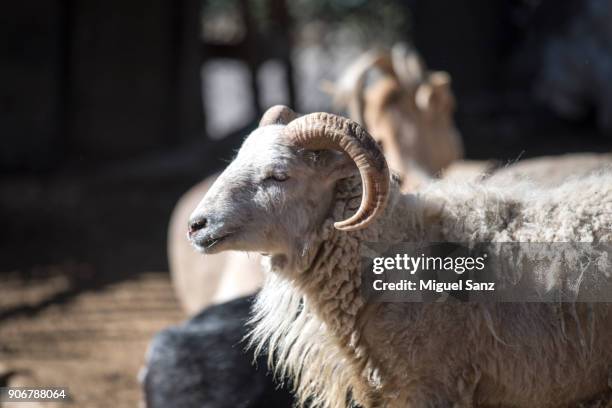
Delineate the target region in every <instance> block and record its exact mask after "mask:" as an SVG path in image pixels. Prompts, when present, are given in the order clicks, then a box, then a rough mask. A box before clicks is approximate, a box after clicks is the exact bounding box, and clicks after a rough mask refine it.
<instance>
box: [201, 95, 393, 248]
mask: <svg viewBox="0 0 612 408" xmlns="http://www.w3.org/2000/svg"><path fill="white" fill-rule="evenodd" d="M357 172H359V174H360V175H361V180H362V185H363V197H362V200H361V204H360V206H359V209H358V210H357V212H355V214H353V215H352V216H351V217H350V218H348V219H346V220H342V221H339V222H336V223H335V227H336V228H338V229H340V230H346V231H350V230H356V229H360V228H364V227H365V226H367V225H368V224H369V223H370V222H371V221H372V220H373V219H374V218H375V217H376V215H377V214H378V213H379V212H380V211H382V210H383V209H384V206H385V204H386V201H387V196H388V190H389V170H388V168H387V163H386V161H385V158H384V156H383V154H382V153H381V151H380V149H379V147H378V145H377V144H376V142H375V141H374V140H373V139H372V137H371V136H370V135H369V134H368V133H367V132H366V131H365V130H364V129H363V128H362V127H361V126H359V125H358V124H357V123H355V122H353V121H350V120H348V119H346V118H342V117H340V116H336V115H332V114H328V113H312V114H309V115H305V116H301V117H299V116H298V115H297V114H296V113H295V112H293V111H292V110H290V109H289V108H287V107H285V106H275V107H273V108H270V109H269V110H268V111H267V112H266V114H265V115H264V116H263V118H262V120H261V122H260V126H259V128H257V129H256V130H255V131H253V132H252V133H251V134H250V135H249V136H248V138H247V139H246V140H245V142H244V144H243V145H242V147H241V149H240V151H239V152H238V155H237V156H236V158H235V159H234V161H233V162H232V163H231V164H230V165H229V166H228V167H227V168H226V169H225V171H224V172H223V173H222V174H221V175H220V176H219V177H218V178H217V180H216V181H215V183H214V184H213V185H212V187H211V188H210V190H209V191H208V192H207V193H206V195H205V196H204V198H203V199H202V201H201V202H200V204H199V205H198V207H197V208H196V210H195V211H194V212H193V214H192V215H191V217H190V220H189V237H190V240H191V242H192V243H193V245H194V246H196V248H198V249H199V250H200V251H202V252H204V253H216V252H219V251H224V250H244V251H257V252H264V253H272V254H274V253H285V252H286V251H291V250H294V249H295V243H296V242H299V241H300V240H302V239H304V237H305V236H307V235H308V234H309V233H310V232H312V231H314V230H315V229H316V228H317V226H318V225H320V223H321V221H322V220H323V218H325V217H326V216H327V215H328V213H329V210H330V206H331V204H332V200H333V198H334V189H335V185H336V183H337V182H338V181H339V180H340V179H343V178H346V177H349V176H352V175H355V174H356V173H357Z"/></svg>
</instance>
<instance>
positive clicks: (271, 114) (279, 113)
mask: <svg viewBox="0 0 612 408" xmlns="http://www.w3.org/2000/svg"><path fill="white" fill-rule="evenodd" d="M298 116H299V115H298V114H297V113H295V112H294V111H292V110H291V108H289V107H287V106H285V105H274V106H272V107H271V108H268V110H267V111H266V113H264V114H263V116H262V117H261V120H260V121H259V127H262V126H268V125H286V124H287V123H289V122H291V121H292V120H293V119H295V118H297V117H298Z"/></svg>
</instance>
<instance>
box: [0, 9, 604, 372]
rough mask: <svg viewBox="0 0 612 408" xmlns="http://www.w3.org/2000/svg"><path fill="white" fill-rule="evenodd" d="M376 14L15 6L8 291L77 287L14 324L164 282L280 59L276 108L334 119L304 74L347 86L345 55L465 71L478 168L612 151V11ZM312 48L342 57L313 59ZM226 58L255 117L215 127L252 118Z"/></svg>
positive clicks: (8, 104) (10, 61) (5, 105)
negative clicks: (408, 59)
mask: <svg viewBox="0 0 612 408" xmlns="http://www.w3.org/2000/svg"><path fill="white" fill-rule="evenodd" d="M371 3H374V2H366V1H362V0H335V1H333V0H316V1H314V0H313V1H295V2H285V1H283V0H228V1H223V0H206V1H200V0H147V1H144V0H130V1H120V0H84V1H76V0H54V1H52V0H49V1H45V2H32V1H18V2H4V4H3V5H2V11H1V12H0V27H1V28H0V30H2V31H0V217H1V218H0V220H1V221H0V226H1V230H2V234H0V284H1V283H2V280H3V279H5V278H6V279H8V277H10V279H18V280H20V281H21V282H23V285H25V286H24V287H28V285H35V284H40V283H41V282H43V283H44V282H46V281H47V280H49V279H51V277H54V276H56V275H57V274H60V275H62V276H63V277H64V278H65V279H67V282H68V283H67V284H66V285H64V286H62V289H61V290H57V291H51V292H50V294H48V295H41V296H38V297H35V298H33V299H34V300H32V299H29V298H28V299H26V297H20V299H22V300H21V301H16V302H10V303H6V302H5V303H2V302H0V326H1V325H2V324H3V322H4V323H6V322H7V321H10V320H11V319H15V318H20V319H22V318H34V317H36V316H37V315H38V314H40V313H42V312H43V311H44V310H45V309H46V308H48V307H50V306H53V305H57V304H69V303H70V302H71V301H73V300H74V298H75V297H76V296H78V295H79V294H81V293H83V292H88V291H101V290H103V289H104V288H105V287H107V286H108V285H111V284H113V283H115V282H121V281H123V280H126V279H133V278H135V277H138V276H139V275H140V274H143V273H145V272H150V271H158V272H160V273H162V274H164V273H166V272H164V271H166V270H167V261H166V249H165V240H166V227H167V223H168V220H169V216H170V213H171V210H172V208H173V206H174V204H175V203H176V201H177V199H178V198H179V197H180V195H181V194H182V193H183V192H184V191H186V190H187V189H188V188H189V187H190V186H192V185H193V184H195V183H196V182H197V181H199V180H201V179H203V178H204V177H205V176H207V175H209V174H211V173H212V172H213V171H216V170H219V169H220V168H222V166H224V165H225V163H226V162H227V160H228V159H230V158H231V156H232V155H233V153H234V151H235V149H236V148H238V146H239V145H240V142H241V140H242V139H243V138H244V136H245V135H246V134H247V133H248V130H249V129H250V128H252V127H253V126H254V124H255V123H256V122H257V120H258V118H259V116H260V114H261V112H262V111H263V110H265V108H266V107H267V105H269V103H268V101H269V100H270V98H269V97H267V96H266V94H267V92H268V87H267V85H266V84H267V82H265V81H262V79H261V75H260V71H262V70H263V69H264V67H266V66H267V65H266V64H268V63H269V62H270V61H273V62H274V64H276V65H275V66H276V67H277V68H278V69H280V71H279V72H281V74H279V75H276V76H275V75H272V76H271V77H272V79H275V78H276V79H277V82H278V83H277V84H276V86H277V88H278V89H280V90H281V91H280V93H279V94H278V95H276V96H274V97H273V98H272V100H273V101H274V102H282V103H285V104H289V105H291V106H292V107H293V108H295V109H296V110H298V111H312V110H315V109H321V110H323V109H329V108H330V102H329V101H326V100H325V98H324V96H322V94H320V92H319V91H318V90H317V89H316V86H306V85H305V82H304V81H305V79H304V78H306V77H307V75H306V74H308V72H311V71H312V72H319V74H320V75H319V74H317V75H319V76H322V77H325V76H327V77H330V78H328V79H335V78H334V77H333V76H334V75H333V73H334V72H336V73H337V70H335V71H334V70H331V68H330V69H328V65H329V66H331V65H333V63H334V57H335V54H334V52H335V51H334V50H337V49H339V48H340V49H342V48H343V47H345V48H347V49H348V48H351V47H354V46H355V45H356V46H358V47H361V48H362V49H366V48H368V47H370V46H373V45H391V44H393V43H394V42H396V41H409V42H413V43H414V44H415V45H416V47H417V48H418V49H419V50H420V52H421V53H422V55H423V56H424V59H425V61H426V62H427V63H428V65H429V67H430V68H432V69H442V70H446V71H448V72H449V73H450V74H451V76H452V79H453V89H454V91H455V93H456V96H457V101H458V110H457V113H456V120H457V123H458V127H459V129H460V131H461V133H462V135H463V138H464V141H465V145H466V150H467V157H468V158H473V159H489V158H493V159H498V160H501V161H507V160H514V159H516V158H517V157H531V156H538V155H544V154H559V153H564V152H576V151H610V150H612V85H611V82H612V81H611V80H610V78H612V28H611V26H612V24H610V21H612V2H611V1H610V0H564V1H559V0H498V1H491V0H469V1H468V0H466V1H457V0H448V1H444V0H406V1H399V0H397V1H392V0H385V1H380V2H376V4H375V5H373V4H371ZM313 33H314V34H313ZM338 33H340V34H338ZM347 33H348V34H347ZM347 38H348V40H347ZM337 39H340V40H338V41H336V40H337ZM313 47H319V48H320V49H322V50H323V51H325V50H327V51H328V54H327V55H328V58H313V57H308V55H309V54H308V52H306V51H308V50H310V49H312V48H313ZM319 48H317V49H319ZM215 62H216V63H217V64H230V65H231V64H234V65H231V66H236V64H238V65H237V66H238V67H240V69H241V70H242V71H241V72H243V73H245V74H244V75H243V76H244V78H243V80H244V84H245V85H244V86H242V87H241V92H242V93H240V95H238V96H237V98H238V100H240V101H242V105H244V106H242V107H241V108H240V109H242V110H243V111H244V112H247V113H246V114H244V115H242V116H240V117H239V118H238V119H231V120H229V122H230V124H229V125H227V122H228V120H226V124H225V126H224V127H222V130H219V129H220V128H219V127H218V126H217V127H215V126H212V124H214V122H215V121H218V120H222V119H224V115H225V114H227V115H230V114H231V113H232V112H237V111H238V106H237V105H235V104H234V102H232V99H231V98H230V99H228V100H226V99H225V97H231V96H232V95H231V93H232V92H233V91H232V89H233V88H232V86H230V85H232V84H225V83H218V84H216V85H215V86H216V87H217V88H218V89H217V91H216V92H217V94H216V95H217V96H215V95H214V94H213V95H209V94H207V85H206V84H207V83H210V78H209V77H208V82H207V72H209V71H207V69H205V67H210V66H211V65H210V64H211V63H215ZM336 64H339V63H338V62H337V61H336ZM224 66H225V65H221V67H224ZM221 70H223V68H221ZM275 72H276V71H275ZM321 73H322V74H321ZM311 76H312V75H311ZM315 76H316V75H315ZM269 77H270V75H268V78H269ZM214 81H216V80H213V84H215V82H214ZM219 89H220V91H219ZM279 95H280V96H279ZM233 100H236V98H234V99H233ZM228 101H229V102H228ZM219 112H221V113H219ZM228 117H229V116H228ZM211 129H212V130H211ZM215 129H216V130H215ZM67 265H68V266H67ZM71 265H72V266H71ZM74 265H78V267H74ZM51 266H53V268H51ZM24 299H25V300H24ZM1 346H2V344H0V351H2V347H1ZM0 374H1V373H0ZM0 377H1V376H0Z"/></svg>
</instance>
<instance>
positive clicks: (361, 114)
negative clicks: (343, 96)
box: [347, 51, 394, 126]
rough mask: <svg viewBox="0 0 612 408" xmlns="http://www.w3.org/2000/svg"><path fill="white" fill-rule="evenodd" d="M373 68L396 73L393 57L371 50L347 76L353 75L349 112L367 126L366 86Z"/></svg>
mask: <svg viewBox="0 0 612 408" xmlns="http://www.w3.org/2000/svg"><path fill="white" fill-rule="evenodd" d="M372 68H378V69H380V70H381V71H383V72H385V73H388V74H391V75H394V73H393V67H392V64H391V58H390V57H389V55H388V53H385V52H379V51H370V52H367V53H366V54H364V55H362V56H361V57H360V58H359V59H358V61H357V62H356V63H355V65H354V68H352V72H351V73H350V74H347V76H349V77H352V82H353V83H352V86H351V88H352V95H351V98H350V101H349V104H348V105H349V106H348V108H349V112H350V114H351V117H352V118H353V119H354V120H355V121H356V122H357V123H359V124H360V125H362V126H365V125H366V123H365V96H364V94H365V88H366V86H365V85H366V76H367V74H368V72H369V71H370V70H371V69H372Z"/></svg>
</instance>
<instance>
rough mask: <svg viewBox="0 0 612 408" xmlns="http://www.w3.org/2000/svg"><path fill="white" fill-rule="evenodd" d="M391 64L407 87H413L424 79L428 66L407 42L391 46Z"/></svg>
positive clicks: (403, 84)
mask: <svg viewBox="0 0 612 408" xmlns="http://www.w3.org/2000/svg"><path fill="white" fill-rule="evenodd" d="M391 64H392V65H393V70H394V72H395V75H396V76H397V78H398V80H399V81H400V83H401V84H402V86H404V87H405V88H406V89H413V88H415V87H416V86H417V85H418V84H419V83H421V82H422V81H423V80H424V77H425V74H426V72H427V68H426V67H425V62H424V61H423V59H422V58H421V56H420V55H419V53H418V52H417V50H416V49H415V48H414V47H412V46H411V45H408V44H406V43H397V44H395V45H394V46H393V47H392V48H391Z"/></svg>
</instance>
